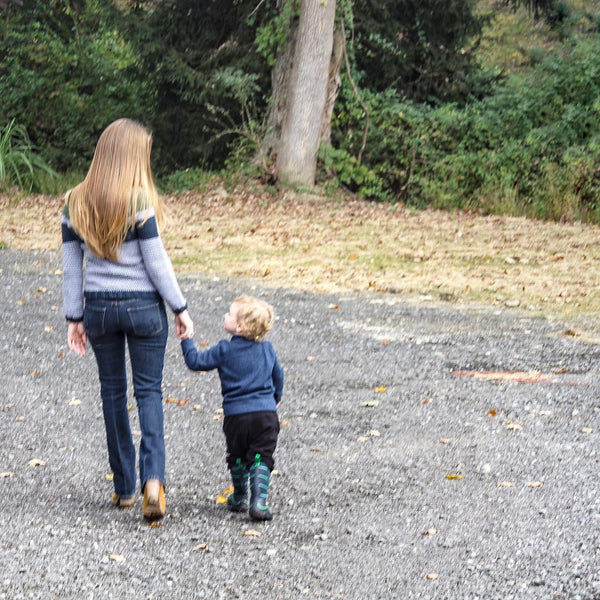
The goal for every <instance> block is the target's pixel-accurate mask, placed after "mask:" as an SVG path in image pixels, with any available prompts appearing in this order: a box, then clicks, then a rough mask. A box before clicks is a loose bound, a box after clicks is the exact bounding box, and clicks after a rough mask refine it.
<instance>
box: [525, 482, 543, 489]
mask: <svg viewBox="0 0 600 600" xmlns="http://www.w3.org/2000/svg"><path fill="white" fill-rule="evenodd" d="M525 485H526V486H527V487H530V488H539V487H542V486H543V485H544V482H543V481H529V482H528V483H526V484H525Z"/></svg>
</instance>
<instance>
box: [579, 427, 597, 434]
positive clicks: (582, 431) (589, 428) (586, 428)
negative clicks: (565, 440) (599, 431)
mask: <svg viewBox="0 0 600 600" xmlns="http://www.w3.org/2000/svg"><path fill="white" fill-rule="evenodd" d="M592 431H594V430H593V429H592V428H591V427H582V428H581V433H592Z"/></svg>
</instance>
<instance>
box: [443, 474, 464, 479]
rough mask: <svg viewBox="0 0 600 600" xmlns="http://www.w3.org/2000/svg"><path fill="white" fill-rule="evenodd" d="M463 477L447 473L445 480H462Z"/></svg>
mask: <svg viewBox="0 0 600 600" xmlns="http://www.w3.org/2000/svg"><path fill="white" fill-rule="evenodd" d="M462 478H463V476H462V475H461V474H460V473H448V475H446V479H462Z"/></svg>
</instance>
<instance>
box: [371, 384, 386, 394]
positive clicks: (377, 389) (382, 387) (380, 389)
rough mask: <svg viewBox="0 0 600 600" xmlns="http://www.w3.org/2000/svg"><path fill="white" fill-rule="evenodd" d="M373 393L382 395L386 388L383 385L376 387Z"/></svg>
mask: <svg viewBox="0 0 600 600" xmlns="http://www.w3.org/2000/svg"><path fill="white" fill-rule="evenodd" d="M373 391H374V392H375V393H376V394H383V393H385V392H387V388H386V387H385V385H380V386H378V387H376V388H375V389H374V390H373Z"/></svg>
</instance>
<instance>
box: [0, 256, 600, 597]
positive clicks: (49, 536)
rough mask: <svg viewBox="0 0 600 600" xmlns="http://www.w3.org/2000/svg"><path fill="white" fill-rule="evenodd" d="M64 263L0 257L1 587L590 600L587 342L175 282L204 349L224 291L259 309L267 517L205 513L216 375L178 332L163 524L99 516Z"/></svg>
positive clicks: (593, 407) (386, 302)
mask: <svg viewBox="0 0 600 600" xmlns="http://www.w3.org/2000/svg"><path fill="white" fill-rule="evenodd" d="M59 269H60V257H59V255H58V254H35V253H15V252H12V251H10V250H2V251H0V280H1V282H2V285H1V286H0V294H1V303H0V306H1V309H0V310H1V311H2V314H1V317H2V319H1V325H0V343H1V347H2V367H1V369H0V385H1V386H2V389H4V396H3V400H2V404H1V408H2V412H1V413H0V436H1V440H2V443H1V445H0V508H1V510H0V572H1V580H0V598H10V599H17V598H112V597H124V598H133V597H135V596H138V597H142V598H158V597H166V598H211V599H216V598H223V599H228V600H229V599H230V598H251V599H254V598H267V599H296V598H300V597H307V598H332V599H333V598H340V599H357V600H358V599H361V600H363V599H379V598H385V599H389V598H399V599H413V598H425V599H429V598H444V599H446V598H449V599H453V598H485V599H502V600H504V599H507V598H518V599H522V598H560V599H567V598H569V599H571V598H573V599H574V598H581V599H589V600H591V599H597V598H599V597H600V573H599V567H598V565H600V533H599V532H600V516H599V515H600V494H599V491H600V489H599V488H600V486H599V484H598V473H599V444H598V435H599V434H600V410H599V404H598V396H599V391H600V390H599V387H600V386H599V381H598V365H599V363H598V360H599V357H600V348H599V347H598V346H596V345H593V344H588V343H585V342H583V341H581V340H578V339H576V338H573V337H567V336H564V335H562V332H563V330H564V326H562V325H561V324H560V323H558V322H549V321H546V320H542V319H531V318H526V317H522V316H519V315H518V314H515V313H512V312H493V311H491V310H489V311H487V310H478V311H476V310H474V309H473V310H467V309H465V310H460V311H459V310H452V309H448V308H440V307H433V306H424V305H421V306H414V305H409V304H404V303H402V302H399V301H397V300H395V299H394V298H391V297H385V296H379V295H362V296H359V295H356V296H353V295H348V296H341V295H336V296H327V295H316V294H310V293H304V292H298V291H292V290H286V289H267V288H260V287H254V286H253V285H251V284H247V283H244V282H237V281H205V280H202V279H194V278H185V279H181V284H182V287H183V289H184V292H185V294H186V296H187V298H188V301H189V304H190V307H191V313H192V316H193V318H194V321H195V325H196V330H197V332H198V333H197V335H196V342H197V343H198V344H199V343H200V342H202V341H206V342H208V343H210V344H213V343H215V342H216V341H217V340H218V339H220V338H221V337H222V336H223V332H222V330H221V327H222V325H221V324H222V315H223V313H224V312H225V310H226V307H227V306H228V303H229V302H230V300H231V299H232V298H233V297H234V296H235V295H237V294H240V293H253V294H256V295H264V297H265V298H266V299H267V300H268V301H269V302H270V303H272V304H273V306H274V307H275V310H276V313H277V317H278V318H277V321H276V324H275V328H274V331H273V333H272V336H271V341H272V342H273V344H274V345H275V347H276V350H277V353H278V356H279V358H280V360H281V362H282V364H283V366H284V369H285V374H286V385H285V390H284V398H283V402H282V405H281V409H280V418H281V421H282V425H283V426H282V432H281V436H280V443H279V448H278V452H277V454H276V460H277V464H276V472H275V474H274V476H273V485H272V493H271V496H270V501H271V504H272V506H273V508H274V511H275V519H274V520H273V521H272V522H270V523H264V524H263V523H261V524H253V523H250V522H249V521H248V520H247V517H246V516H244V515H233V514H230V513H228V512H227V510H226V509H225V508H224V507H223V506H220V505H217V504H216V503H215V499H216V497H217V496H218V495H219V494H220V493H221V491H222V490H224V489H225V488H226V487H228V485H229V481H228V476H227V471H226V468H225V454H224V440H223V434H222V432H221V424H222V423H221V421H220V413H219V412H218V409H219V407H220V392H219V381H218V378H217V376H216V374H214V373H210V374H204V375H202V374H200V373H192V372H190V371H188V370H187V369H186V368H185V365H184V363H183V360H182V358H181V352H180V349H179V343H178V341H177V339H176V337H175V334H174V332H173V329H172V331H171V333H170V339H169V344H168V348H167V362H166V367H165V387H164V396H165V399H169V400H171V401H168V402H167V401H166V402H165V406H164V410H165V420H166V423H165V425H166V434H167V436H168V437H167V453H168V455H167V476H168V481H167V511H168V514H167V517H166V518H165V520H164V522H163V524H162V526H161V527H150V526H148V525H147V524H145V523H144V522H143V521H142V519H141V502H140V501H139V500H138V502H137V503H136V506H135V507H134V508H133V509H132V510H130V511H119V510H116V509H113V508H112V507H111V506H110V497H111V493H112V484H111V482H110V481H109V480H108V477H107V476H108V475H109V467H108V460H107V455H106V446H105V439H104V427H103V423H102V415H101V410H100V400H99V385H98V381H97V375H96V370H95V362H94V359H93V356H92V355H91V354H88V356H86V357H85V358H83V359H79V358H77V357H76V356H75V355H73V354H68V353H67V347H66V328H65V325H64V321H63V317H62V311H61V278H60V273H59ZM507 372H513V373H514V372H519V373H526V374H529V379H530V381H522V380H519V377H517V376H514V375H512V376H511V375H507ZM486 373H487V376H486V375H485V374H486ZM490 373H493V374H496V375H494V376H491V375H490ZM531 374H534V375H531ZM521 379H523V378H521ZM131 403H132V411H131V421H132V429H133V430H134V431H135V430H136V429H137V428H138V425H137V415H136V410H135V408H134V405H135V401H134V399H133V398H132V400H131ZM32 461H33V462H32ZM32 465H37V466H32Z"/></svg>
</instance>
